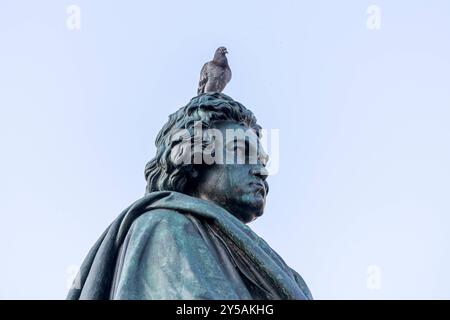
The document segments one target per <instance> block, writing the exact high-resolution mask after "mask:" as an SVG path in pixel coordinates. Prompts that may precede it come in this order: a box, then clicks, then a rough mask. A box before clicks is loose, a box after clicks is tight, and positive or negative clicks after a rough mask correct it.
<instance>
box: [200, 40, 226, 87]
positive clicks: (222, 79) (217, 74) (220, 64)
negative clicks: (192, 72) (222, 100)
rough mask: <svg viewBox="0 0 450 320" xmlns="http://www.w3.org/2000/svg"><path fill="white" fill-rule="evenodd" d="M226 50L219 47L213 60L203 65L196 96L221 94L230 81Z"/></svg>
mask: <svg viewBox="0 0 450 320" xmlns="http://www.w3.org/2000/svg"><path fill="white" fill-rule="evenodd" d="M227 53H228V51H227V48H225V47H219V48H217V50H216V52H215V53H214V58H213V59H212V60H211V61H209V62H207V63H205V64H204V65H203V68H202V71H201V72H200V81H199V83H198V90H197V94H202V93H205V92H222V90H223V89H224V88H225V86H226V85H227V83H228V82H230V80H231V69H230V66H229V65H228V60H227V57H226V54H227Z"/></svg>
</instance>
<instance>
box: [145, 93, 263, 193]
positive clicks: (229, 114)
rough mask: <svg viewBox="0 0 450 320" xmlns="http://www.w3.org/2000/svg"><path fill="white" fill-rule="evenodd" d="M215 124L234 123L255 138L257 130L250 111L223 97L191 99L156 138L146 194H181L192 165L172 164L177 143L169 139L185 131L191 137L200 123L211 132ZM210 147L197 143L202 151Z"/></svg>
mask: <svg viewBox="0 0 450 320" xmlns="http://www.w3.org/2000/svg"><path fill="white" fill-rule="evenodd" d="M217 121H235V122H237V123H239V124H243V125H245V126H247V127H249V128H252V129H253V130H254V131H255V132H256V133H257V134H258V135H259V129H261V127H260V126H259V125H257V124H256V118H255V116H254V115H253V113H252V112H251V111H250V110H248V109H247V108H245V107H244V106H243V105H242V104H241V103H239V102H237V101H234V100H233V99H232V98H230V97H229V96H227V95H225V94H223V93H218V92H213V93H204V94H201V95H199V96H197V97H194V98H192V99H191V101H190V102H189V103H188V104H187V105H186V106H185V107H182V108H181V109H179V110H178V111H177V112H175V113H173V114H171V115H170V116H169V120H168V121H167V123H166V124H165V125H164V126H163V128H162V129H161V130H160V131H159V133H158V136H157V137H156V141H155V145H156V148H157V150H156V156H155V157H154V158H153V159H152V160H151V161H149V162H148V163H147V165H146V166H145V179H146V180H147V188H146V192H147V193H148V192H153V191H177V192H182V193H185V188H186V185H187V183H188V181H189V178H190V175H189V173H190V172H191V171H192V168H193V167H192V166H193V164H191V163H192V162H190V163H186V162H182V163H181V162H179V161H174V159H173V157H172V156H171V154H172V150H173V149H174V148H176V147H177V144H179V143H180V141H179V140H177V139H173V136H174V135H175V134H176V133H177V132H179V131H180V130H183V129H185V130H187V132H189V134H190V135H191V137H192V136H193V135H194V124H196V123H201V125H202V128H205V129H206V128H211V127H212V126H213V124H214V122H217ZM203 139H204V138H202V140H203ZM210 144H211V141H205V140H203V141H202V142H201V145H202V148H203V149H204V148H206V147H208V146H209V145H210Z"/></svg>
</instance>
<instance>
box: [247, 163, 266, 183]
mask: <svg viewBox="0 0 450 320" xmlns="http://www.w3.org/2000/svg"><path fill="white" fill-rule="evenodd" d="M250 174H252V175H254V176H257V177H259V178H261V179H263V180H266V179H267V176H268V175H269V171H267V169H266V168H265V167H264V166H262V165H257V166H255V167H253V168H251V169H250Z"/></svg>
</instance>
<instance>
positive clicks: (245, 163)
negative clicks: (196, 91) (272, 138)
mask: <svg viewBox="0 0 450 320" xmlns="http://www.w3.org/2000/svg"><path fill="white" fill-rule="evenodd" d="M260 130H261V127H260V126H259V125H257V123H256V118H255V116H254V115H253V113H252V112H251V111H250V110H248V109H247V108H245V107H244V106H243V105H242V104H240V103H239V102H237V101H234V100H233V99H231V98H230V97H228V96H227V95H225V94H222V93H218V92H214V93H205V94H202V95H199V96H197V97H195V98H193V99H192V100H191V101H190V102H189V103H188V104H187V105H186V106H185V107H183V108H181V109H179V110H178V111H177V112H175V113H173V114H171V115H170V116H169V120H168V122H167V123H166V124H165V125H164V126H163V128H162V129H161V131H160V132H159V134H158V136H157V138H156V142H155V144H156V148H157V151H156V156H155V158H153V159H152V160H151V161H150V162H148V163H147V165H146V167H145V178H146V180H147V190H146V191H147V192H153V191H163V190H167V191H177V192H181V193H185V194H188V195H191V196H194V197H198V198H202V199H205V200H208V201H212V202H214V203H216V204H218V205H219V206H221V207H223V208H225V209H226V210H228V211H229V212H230V213H231V214H233V215H234V216H236V217H237V218H238V219H240V220H241V221H242V222H244V223H248V222H250V221H252V220H254V219H255V218H257V217H258V216H260V215H262V214H263V212H264V206H265V203H266V196H267V192H268V190H269V188H268V184H267V182H266V178H267V170H266V169H265V165H266V163H267V154H266V153H265V151H264V150H263V148H262V146H261V143H260Z"/></svg>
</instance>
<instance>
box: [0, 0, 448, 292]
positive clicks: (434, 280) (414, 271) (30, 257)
mask: <svg viewBox="0 0 450 320" xmlns="http://www.w3.org/2000/svg"><path fill="white" fill-rule="evenodd" d="M70 4H76V5H79V7H80V8H81V30H78V31H77V30H75V31H70V30H69V29H68V28H67V27H66V19H67V14H66V8H67V6H68V5H70ZM371 4H376V5H378V6H379V8H380V9H381V29H380V30H378V31H376V30H369V29H368V28H367V27H366V20H367V17H368V15H367V13H366V9H367V7H368V6H369V5H371ZM449 16H450V2H448V1H445V0H442V1H395V2H394V1H376V2H372V1H361V0H360V1H340V2H339V3H338V2H337V1H308V2H306V1H227V2H223V1H214V2H213V1H86V0H85V1H81V0H74V1H61V0H59V1H56V0H55V1H31V0H29V1H20V0H19V1H18V0H14V1H12V0H11V1H8V0H0V43H1V47H0V48H1V54H0V57H1V59H0V128H1V129H0V130H1V131H0V133H1V134H0V143H1V144H0V145H1V149H2V154H1V157H0V177H1V179H2V181H3V183H2V184H1V185H0V194H1V201H0V212H1V215H2V216H1V217H2V223H1V224H0V252H2V263H1V264H0V298H3V299H4V298H38V299H45V298H55V299H61V298H64V297H65V295H66V292H67V279H68V276H69V274H68V268H69V269H70V268H71V266H74V265H79V264H81V262H82V259H83V258H84V256H85V255H86V253H87V251H88V250H89V249H90V247H91V246H92V245H93V243H94V242H95V241H96V240H97V238H98V237H99V236H100V234H101V233H102V232H103V230H104V229H105V228H106V227H107V225H108V224H109V223H110V222H111V221H112V220H113V219H114V218H115V217H116V216H117V215H118V214H119V213H120V212H121V210H122V209H123V208H125V207H126V206H127V205H128V204H130V203H131V202H132V201H134V200H135V199H137V198H139V197H140V196H141V195H142V194H143V192H144V187H145V181H144V178H143V170H144V166H145V163H146V162H147V161H148V160H149V159H150V158H151V157H152V156H153V153H154V151H155V148H154V139H155V137H156V134H157V132H158V130H159V129H160V128H161V126H162V125H163V124H164V122H165V121H166V120H167V116H168V114H169V113H172V112H174V111H175V110H177V109H178V108H179V107H182V106H183V105H185V104H186V103H187V102H188V101H189V99H190V98H191V97H192V96H194V95H195V94H196V88H197V83H198V76H199V72H200V68H201V66H202V64H203V63H204V62H206V61H208V60H209V59H211V57H212V54H213V52H214V50H215V48H216V47H218V46H220V45H224V46H226V47H227V48H228V50H229V52H230V54H229V61H230V65H231V68H232V70H233V79H232V81H231V82H230V84H229V85H228V86H227V88H226V89H225V91H224V92H225V93H226V94H228V95H230V96H231V97H233V98H234V99H236V100H238V101H240V102H242V103H243V104H245V105H246V106H247V107H249V108H250V109H251V110H252V111H253V112H254V113H255V115H256V116H257V118H258V120H259V122H260V124H261V125H262V126H263V127H265V128H269V129H270V128H275V129H279V130H280V139H281V153H280V161H281V163H280V171H279V173H278V174H277V175H275V176H272V177H270V178H269V183H270V185H271V188H270V190H271V191H270V194H269V197H268V206H267V209H266V213H265V215H264V216H263V217H262V218H260V220H258V221H256V222H255V223H252V224H251V225H250V226H251V227H252V228H253V229H254V230H255V231H256V232H257V233H258V234H259V235H261V236H262V237H263V238H264V239H265V240H266V241H267V242H268V243H269V244H270V245H271V246H272V247H273V248H274V249H275V250H277V251H278V252H279V253H280V254H281V256H282V257H283V258H284V259H285V261H286V262H287V263H288V264H289V265H290V266H291V267H293V268H295V269H296V270H297V271H298V272H300V273H301V274H302V275H303V277H304V278H305V280H306V282H307V283H308V285H309V286H310V288H311V291H312V293H313V295H314V296H315V297H316V298H318V299H326V298H333V299H334V298H345V299H348V298H359V299H366V298H367V299H380V298H388V299H389V298H450V289H449V288H450V276H449V275H448V270H449V269H450V257H449V251H450V250H449V249H450V234H449V230H450V216H449V212H450V203H449V191H450V182H449V181H450V170H449V165H448V164H449V163H450V149H449V140H450V126H449V121H450V88H449V83H450V81H449V80H450V76H449V75H450V45H449V39H450V19H449ZM370 265H375V266H377V267H378V268H379V270H381V278H380V280H381V287H380V288H379V290H373V288H372V289H371V287H370V286H369V287H368V286H367V280H368V276H369V274H368V273H367V268H368V267H369V266H370Z"/></svg>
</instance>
